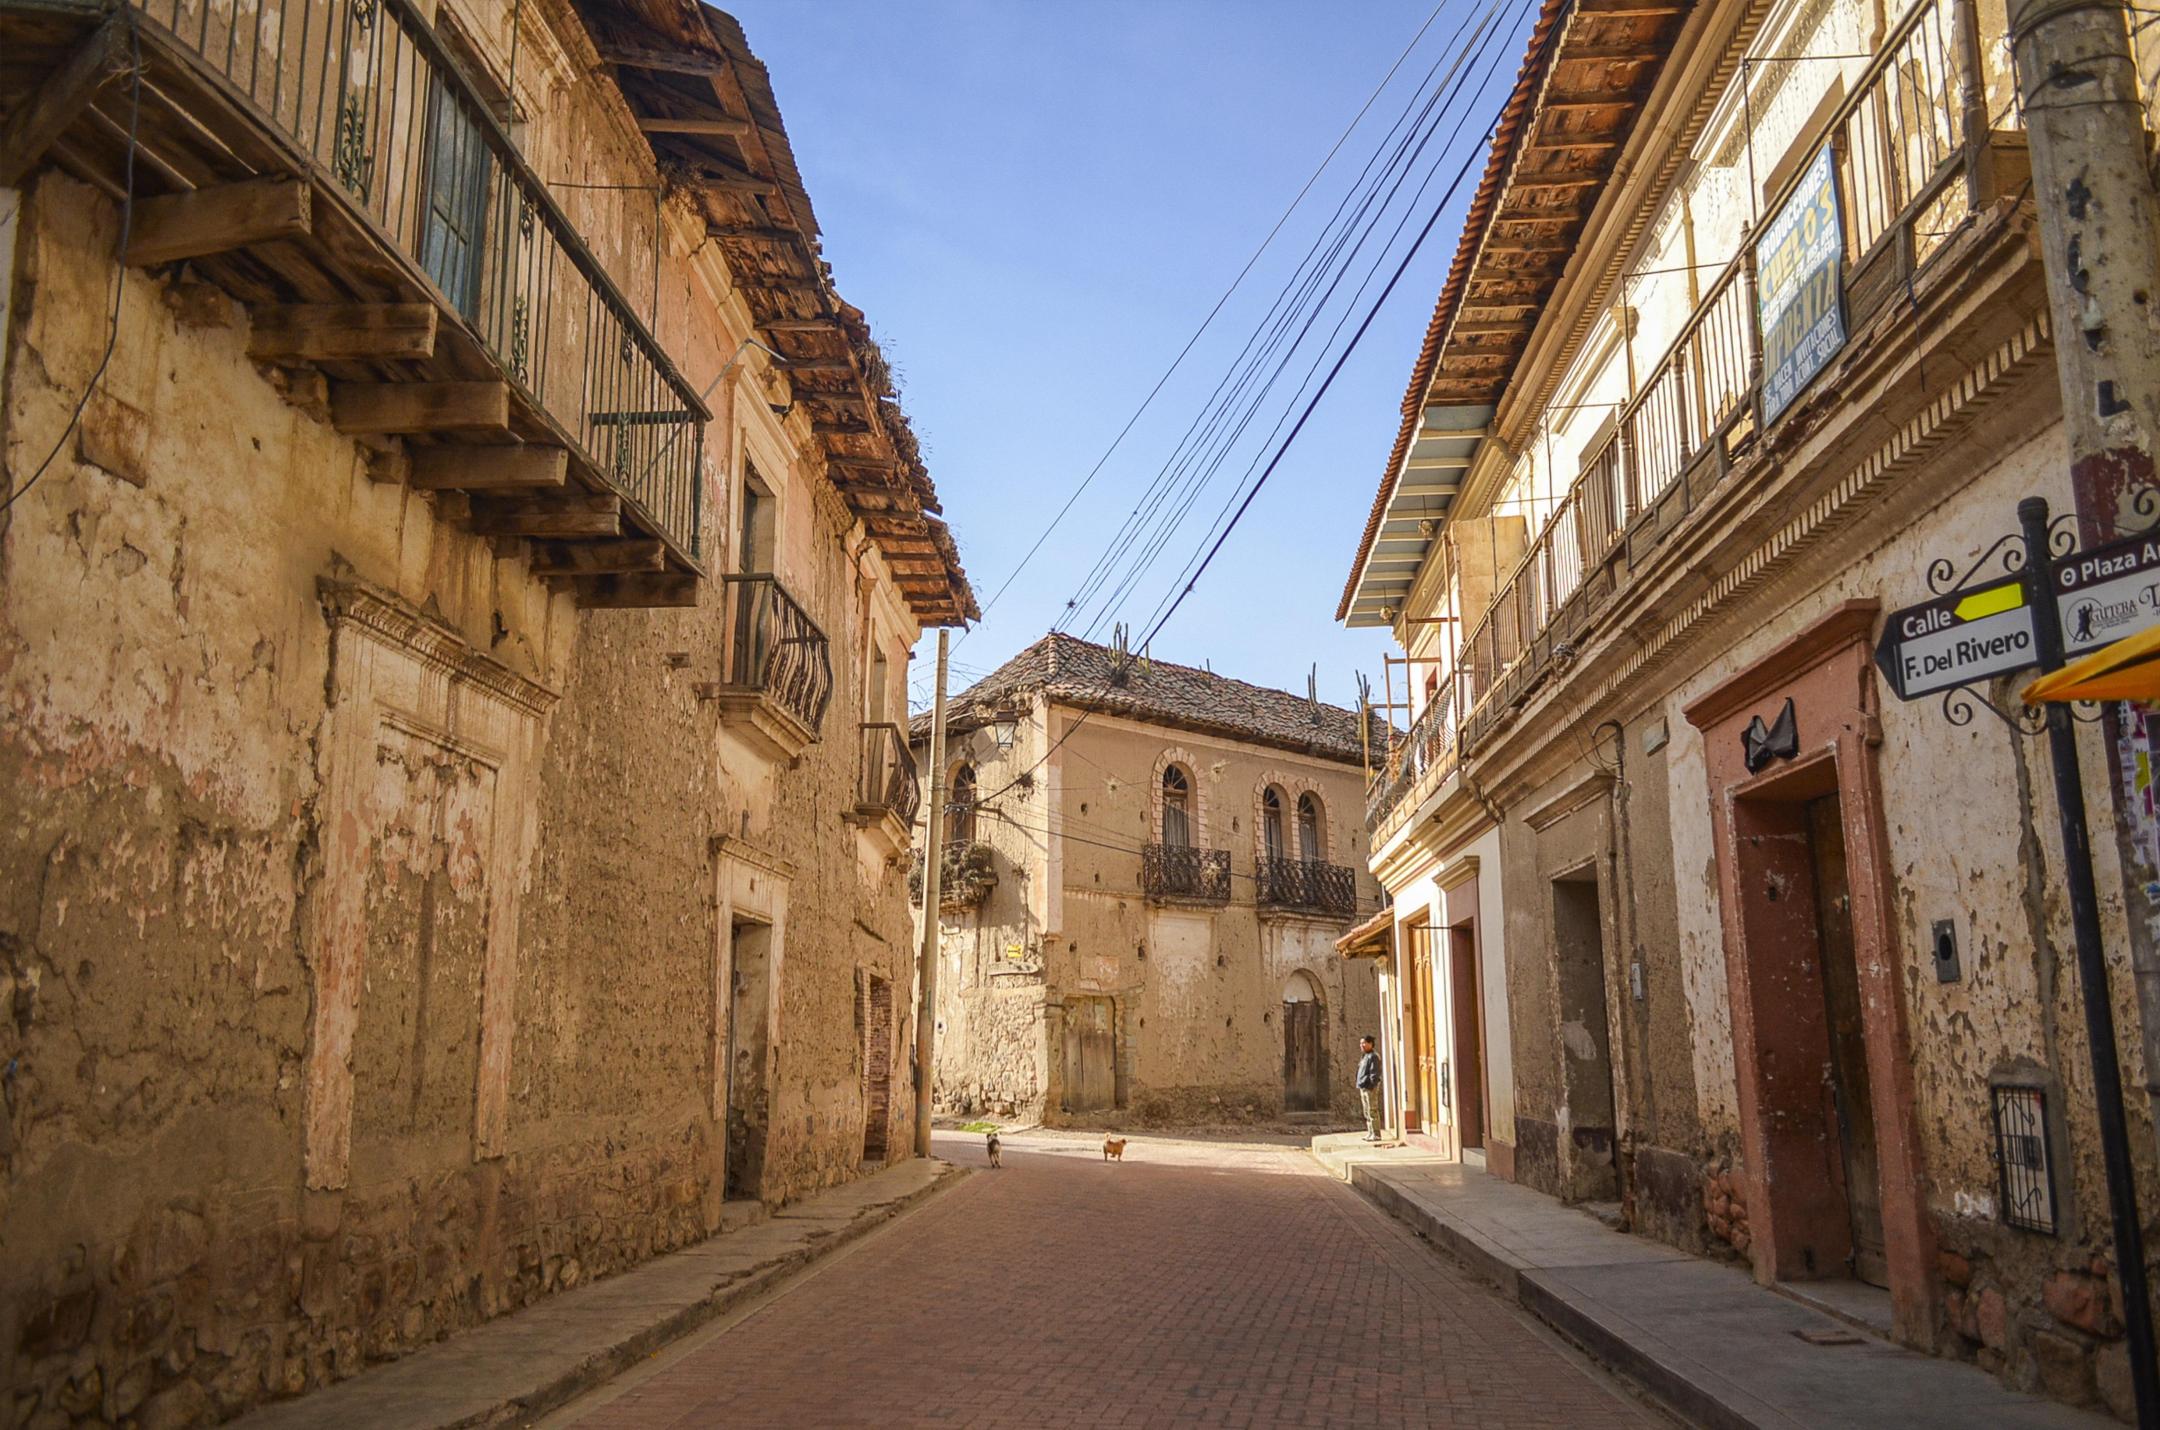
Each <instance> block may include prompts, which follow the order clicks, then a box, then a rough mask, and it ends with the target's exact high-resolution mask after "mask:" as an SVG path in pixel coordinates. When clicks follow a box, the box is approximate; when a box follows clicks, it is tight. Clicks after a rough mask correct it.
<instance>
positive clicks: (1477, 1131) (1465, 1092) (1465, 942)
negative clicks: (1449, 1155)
mask: <svg viewBox="0 0 2160 1430" xmlns="http://www.w3.org/2000/svg"><path fill="white" fill-rule="evenodd" d="M1448 973H1449V979H1450V984H1449V986H1450V987H1451V988H1452V989H1453V992H1454V997H1453V998H1452V999H1451V1000H1450V1001H1452V1002H1453V1003H1454V1005H1455V1059H1454V1068H1455V1126H1456V1129H1457V1130H1458V1131H1459V1132H1460V1134H1461V1145H1462V1146H1464V1147H1483V1146H1484V1145H1485V1022H1484V1019H1485V1004H1484V1000H1483V999H1482V998H1480V997H1479V996H1478V966H1477V935H1476V933H1474V932H1473V931H1472V929H1471V926H1470V925H1469V924H1460V925H1457V926H1456V927H1454V928H1451V929H1449V930H1448Z"/></svg>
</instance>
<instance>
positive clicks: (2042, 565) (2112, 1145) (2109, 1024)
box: [2018, 497, 2160, 1430]
mask: <svg viewBox="0 0 2160 1430" xmlns="http://www.w3.org/2000/svg"><path fill="white" fill-rule="evenodd" d="M2018 526H2019V528H2020V529H2021V530H2022V531H2023V533H2024V536H2025V573H2024V578H2025V600H2026V602H2027V604H2028V605H2030V606H2031V607H2032V613H2033V645H2034V647H2035V648H2036V650H2037V652H2038V654H2039V656H2040V670H2041V673H2042V674H2046V673H2047V672H2050V671H2055V670H2060V669H2062V665H2063V636H2062V625H2061V617H2060V616H2059V615H2058V614H2057V612H2056V607H2055V592H2054V589H2053V582H2052V580H2051V579H2050V566H2049V563H2048V504H2047V499H2046V498H2044V497H2027V498H2026V499H2025V500H2023V501H2021V502H2019V503H2018ZM2046 708H2047V738H2048V758H2049V760H2050V761H2051V762H2052V763H2053V765H2054V773H2055V811H2056V815H2057V818H2058V820H2059V822H2060V825H2061V828H2062V844H2063V878H2064V881H2065V883H2067V884H2068V885H2069V890H2068V892H2069V895H2070V930H2071V934H2072V937H2073V938H2074V940H2075V942H2076V947H2077V971H2078V991H2079V993H2080V994H2081V995H2082V997H2083V1001H2084V1006H2085V1040H2086V1042H2088V1043H2090V1044H2091V1045H2092V1048H2091V1051H2092V1071H2093V1103H2094V1108H2093V1110H2094V1112H2095V1114H2096V1115H2097V1117H2098V1120H2099V1125H2100V1162H2101V1167H2102V1170H2103V1171H2104V1172H2105V1174H2106V1179H2107V1197H2108V1214H2109V1218H2110V1220H2111V1221H2112V1222H2113V1231H2114V1237H2115V1274H2116V1275H2117V1276H2118V1277H2120V1278H2121V1280H2122V1293H2123V1312H2122V1317H2123V1339H2124V1341H2125V1343H2126V1345H2127V1348H2128V1350H2129V1353H2130V1387H2131V1391H2132V1393H2133V1394H2134V1395H2135V1396H2136V1398H2137V1423H2138V1426H2139V1430H2160V1368H2156V1366H2155V1363H2154V1348H2153V1319H2152V1297H2151V1293H2150V1291H2148V1290H2147V1289H2146V1280H2145V1236H2144V1228H2143V1219H2142V1217H2140V1215H2139V1213H2138V1203H2137V1176H2136V1173H2135V1170H2134V1168H2133V1164H2132V1162H2131V1159H2130V1128H2129V1119H2128V1118H2127V1116H2126V1115H2125V1114H2124V1111H2123V1082H2122V1061H2121V1057H2120V1055H2119V1054H2118V1053H2117V1051H2116V1048H2115V1004H2114V994H2113V993H2112V991H2111V990H2110V989H2109V986H2108V972H2107V955H2106V952H2105V950H2104V949H2103V948H2102V947H2101V941H2100V896H2099V894H2098V893H2096V892H2095V890H2094V887H2093V864H2092V843H2091V840H2090V838H2089V836H2088V835H2087V833H2086V828H2085V782H2084V778H2083V776H2082V775H2081V774H2080V772H2079V770H2078V748H2077V732H2076V731H2075V730H2073V729H2072V728H2071V725H2070V707H2069V706H2067V705H2064V704H2062V703H2060V702H2053V701H2051V702H2050V703H2049V704H2048V705H2047V707H2046Z"/></svg>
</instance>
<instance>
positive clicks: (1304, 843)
mask: <svg viewBox="0 0 2160 1430" xmlns="http://www.w3.org/2000/svg"><path fill="white" fill-rule="evenodd" d="M1320 828H1321V825H1320V800H1319V798H1318V797H1317V796H1315V795H1314V794H1312V793H1311V792H1310V791H1307V792H1306V793H1304V794H1301V795H1299V796H1298V797H1297V842H1298V857H1299V858H1300V859H1303V860H1304V861H1305V862H1306V863H1308V864H1318V863H1319V862H1320V861H1321V859H1322V857H1323V856H1325V855H1326V853H1327V850H1326V848H1325V847H1324V846H1323V845H1322V844H1321V843H1320Z"/></svg>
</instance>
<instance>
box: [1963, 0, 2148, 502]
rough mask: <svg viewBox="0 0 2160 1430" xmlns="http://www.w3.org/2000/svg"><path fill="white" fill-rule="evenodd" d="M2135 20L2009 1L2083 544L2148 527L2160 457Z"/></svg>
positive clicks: (2062, 0) (2123, 14)
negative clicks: (2143, 502) (2142, 502)
mask: <svg viewBox="0 0 2160 1430" xmlns="http://www.w3.org/2000/svg"><path fill="white" fill-rule="evenodd" d="M2127 15H2128V10H2127V7H2126V6H2124V5H2122V4H2120V3H2105V0H2101V3H2095V0H2076V3H2066V0H2010V3H2009V16H2010V34H2011V38H2012V40H2013V42H2014V44H2015V55H2016V64H2017V85H2018V93H2019V94H2020V95H2021V96H2022V98H2023V100H2024V105H2025V125H2026V133H2027V136H2028V138H2029V140H2030V143H2031V146H2032V170H2033V197H2034V200H2035V202H2036V203H2037V204H2038V206H2039V211H2040V243H2041V256H2042V261H2043V262H2044V263H2045V265H2046V269H2047V281H2048V309H2049V313H2050V316H2051V317H2052V318H2053V320H2054V330H2055V370H2056V375H2057V377H2058V378H2059V379H2060V381H2061V383H2062V408H2063V429H2064V434H2065V436H2066V437H2067V438H2068V439H2069V444H2070V477H2071V485H2072V489H2073V491H2074V492H2075V494H2076V498H2077V508H2078V515H2079V517H2080V518H2081V525H2082V526H2083V528H2084V531H2083V535H2084V539H2085V541H2086V542H2087V543H2092V542H2097V541H2105V540H2107V539H2109V538H2111V537H2113V536H2117V535H2122V534H2127V532H2130V531H2135V530H2138V529H2141V528H2143V527H2144V526H2146V525H2149V524H2150V518H2149V517H2143V516H2141V515H2139V514H2138V512H2137V511H2136V509H2135V508H2134V507H2133V505H2132V503H2133V502H2134V500H2135V495H2136V493H2137V492H2138V491H2140V490H2141V489H2147V488H2150V487H2151V486H2152V484H2153V454H2154V452H2155V451H2156V450H2160V198H2156V196H2155V194H2154V192H2153V178H2152V171H2151V168H2150V163H2151V161H2150V159H2149V157H2148V156H2147V153H2146V149H2145V125H2144V111H2143V106H2142V103H2141V101H2140V97H2139V88H2138V73H2137V66H2136V64H2135V63H2134V62H2133V61H2132V59H2131V56H2130V33H2129V30H2128V28H2127V26H2126V23H2125V21H2126V18H2127ZM1976 137H1977V136H1976Z"/></svg>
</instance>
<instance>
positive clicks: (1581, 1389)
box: [550, 1133, 1659, 1430]
mask: <svg viewBox="0 0 2160 1430" xmlns="http://www.w3.org/2000/svg"><path fill="white" fill-rule="evenodd" d="M939 1152H940V1155H942V1156H946V1157H949V1158H952V1159H954V1160H957V1161H961V1162H964V1163H969V1164H971V1165H975V1166H977V1167H980V1166H981V1164H982V1160H983V1158H982V1152H981V1139H979V1138H960V1137H957V1136H956V1137H950V1138H946V1137H941V1138H940V1146H939ZM1127 1158H1128V1160H1127V1161H1126V1162H1125V1163H1123V1164H1116V1165H1112V1164H1105V1163H1104V1162H1103V1161H1102V1160H1101V1155H1100V1140H1099V1139H1098V1138H1080V1137H1076V1136H1072V1135H1064V1134H1050V1133H1033V1134H1028V1135H1026V1136H1024V1137H1022V1138H1020V1139H1018V1140H1017V1141H1008V1142H1007V1144H1006V1149H1005V1168H1004V1170H1002V1171H996V1172H992V1171H987V1170H984V1171H978V1172H977V1173H976V1175H974V1176H972V1177H970V1178H968V1179H967V1180H966V1181H965V1182H963V1183H962V1184H961V1185H960V1186H959V1187H958V1188H957V1189H956V1190H954V1191H952V1192H949V1193H947V1194H945V1195H943V1196H942V1197H940V1198H938V1199H937V1200H936V1201H934V1202H933V1203H931V1204H930V1205H929V1206H928V1207H927V1208H926V1209H924V1210H922V1211H919V1212H916V1213H914V1214H912V1215H910V1216H908V1217H906V1218H904V1219H903V1220H901V1221H900V1222H898V1223H896V1224H895V1225H894V1226H893V1227H892V1228H890V1229H888V1230H887V1231H884V1232H882V1233H879V1234H878V1235H876V1236H874V1237H873V1238H871V1239H869V1240H867V1241H865V1242H864V1243H863V1244H862V1245H861V1246H860V1247H858V1248H854V1249H851V1250H849V1251H847V1252H844V1253H842V1254H841V1255H840V1256H838V1257H837V1258H835V1259H834V1260H833V1261H832V1262H831V1263H829V1264H828V1265H827V1266H826V1267H824V1268H823V1269H822V1270H820V1271H818V1272H816V1273H814V1274H813V1275H811V1276H809V1277H808V1278H806V1279H805V1280H803V1281H801V1282H799V1283H797V1284H796V1285H795V1286H794V1287H793V1288H792V1289H791V1290H789V1291H786V1292H783V1293H782V1294H780V1295H778V1296H777V1297H775V1298H774V1299H773V1300H771V1301H769V1302H767V1303H765V1304H764V1305H763V1306H761V1307H759V1308H758V1309H756V1310H755V1311H753V1312H751V1313H750V1314H748V1315H747V1316H745V1317H743V1318H742V1319H740V1320H739V1321H736V1322H735V1323H733V1324H729V1325H724V1326H722V1327H721V1328H718V1329H716V1330H714V1331H710V1332H707V1333H706V1334H705V1335H704V1336H703V1337H702V1338H695V1339H693V1340H692V1341H690V1342H689V1343H687V1345H686V1346H684V1347H682V1348H680V1349H678V1350H677V1351H675V1352H673V1353H670V1354H664V1355H663V1356H661V1357H659V1358H658V1359H656V1361H655V1362H653V1363H652V1365H650V1366H649V1367H646V1368H643V1369H641V1370H639V1371H637V1372H633V1373H632V1374H631V1375H629V1376H627V1377H625V1378H624V1379H623V1380H622V1381H620V1382H617V1383H616V1384H615V1385H613V1386H610V1387H607V1388H605V1389H603V1390H602V1391H600V1392H597V1393H596V1394H595V1395H593V1396H592V1397H589V1398H588V1399H586V1400H584V1401H582V1402H579V1403H577V1404H575V1405H572V1406H570V1407H567V1408H566V1410H565V1411H564V1412H563V1413H561V1414H560V1415H559V1416H558V1417H556V1418H555V1419H554V1420H552V1421H551V1422H550V1423H551V1424H561V1425H577V1426H581V1427H586V1430H661V1427H691V1426H724V1425H789V1426H843V1425H864V1426H869V1425H876V1426H891V1425H970V1426H978V1425H979V1426H1004V1425H1029V1426H1033V1425H1046V1426H1049V1425H1167V1424H1181V1425H1221V1426H1266V1425H1297V1426H1345V1427H1348V1426H1360V1427H1362V1426H1391V1425H1404V1426H1409V1425H1433V1426H1478V1427H1489V1430H1505V1427H1529V1426H1555V1425H1565V1426H1569V1427H1581V1430H1589V1427H1595V1426H1617V1425H1630V1426H1640V1425H1649V1424H1654V1423H1659V1422H1657V1421H1656V1420H1655V1418H1654V1417H1653V1416H1651V1415H1650V1414H1649V1413H1648V1412H1646V1411H1644V1410H1642V1409H1641V1408H1640V1407H1639V1406H1638V1405H1636V1404H1635V1403H1634V1402H1633V1401H1631V1400H1629V1399H1628V1398H1626V1396H1625V1394H1624V1393H1623V1392H1621V1391H1619V1390H1618V1389H1616V1388H1615V1387H1614V1386H1613V1384H1612V1382H1611V1381H1609V1380H1608V1379H1607V1378H1606V1377H1605V1376H1603V1375H1602V1374H1601V1373H1599V1372H1598V1371H1597V1370H1595V1369H1594V1368H1593V1367H1591V1366H1589V1365H1588V1364H1587V1363H1586V1362H1584V1361H1582V1360H1580V1359H1579V1358H1577V1357H1575V1356H1574V1355H1572V1354H1571V1353H1569V1352H1567V1351H1564V1350H1562V1349H1561V1348H1560V1347H1559V1346H1558V1345H1557V1343H1556V1342H1555V1341H1554V1340H1553V1339H1552V1338H1551V1337H1550V1335H1549V1334H1548V1333H1546V1332H1544V1331H1543V1330H1542V1329H1537V1328H1533V1326H1532V1324H1531V1323H1530V1322H1529V1321H1528V1320H1527V1319H1526V1318H1525V1316H1524V1315H1523V1314H1522V1313H1521V1312H1520V1311H1518V1310H1517V1309H1516V1308H1515V1307H1513V1306H1511V1305H1509V1304H1507V1303H1506V1302H1504V1301H1502V1300H1501V1299H1500V1298H1499V1297H1498V1296H1496V1295H1495V1294H1493V1293H1492V1292H1491V1291H1489V1290H1487V1289H1486V1288H1485V1287H1484V1286H1482V1285H1480V1284H1478V1283H1476V1282H1474V1281H1471V1280H1469V1279H1468V1278H1466V1277H1465V1276H1464V1275H1462V1274H1461V1273H1460V1272H1459V1271H1458V1270H1457V1269H1456V1268H1455V1267H1454V1266H1453V1265H1452V1263H1449V1262H1447V1261H1446V1260H1444V1259H1443V1258H1442V1257H1440V1256H1439V1255H1437V1254H1436V1253H1434V1252H1433V1251H1432V1250H1430V1249H1429V1248H1428V1247H1426V1246H1425V1245H1424V1243H1422V1242H1420V1241H1419V1240H1417V1239H1416V1238H1415V1237H1414V1236H1412V1235H1410V1234H1409V1233H1408V1232H1406V1231H1404V1230H1403V1229H1402V1228H1400V1227H1399V1226H1398V1225H1397V1224H1396V1223H1394V1222H1393V1221H1391V1220H1390V1219H1389V1218H1387V1217H1386V1216H1384V1215H1382V1214H1381V1213H1380V1212H1378V1211H1377V1210H1375V1209H1374V1208H1372V1207H1371V1206H1369V1205H1368V1204H1367V1203H1366V1202H1365V1201H1364V1200H1363V1199H1362V1198H1360V1197H1359V1196H1358V1195H1357V1194H1356V1193H1355V1192H1352V1191H1351V1190H1349V1189H1348V1188H1347V1187H1345V1186H1343V1185H1342V1184H1341V1183H1339V1182H1336V1181H1333V1180H1332V1179H1330V1178H1328V1177H1327V1176H1325V1175H1323V1174H1322V1173H1321V1172H1320V1171H1319V1169H1318V1168H1317V1166H1316V1165H1315V1164H1314V1163H1313V1162H1312V1160H1311V1159H1310V1158H1309V1157H1308V1156H1307V1155H1306V1154H1305V1153H1304V1152H1303V1151H1302V1150H1299V1149H1296V1148H1290V1147H1272V1146H1260V1145H1253V1144H1229V1143H1208V1142H1198V1141H1168V1140H1148V1141H1141V1140H1138V1139H1135V1140H1134V1142H1133V1143H1132V1146H1131V1149H1130V1150H1129V1152H1128V1153H1127Z"/></svg>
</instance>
